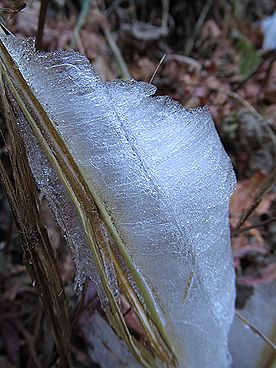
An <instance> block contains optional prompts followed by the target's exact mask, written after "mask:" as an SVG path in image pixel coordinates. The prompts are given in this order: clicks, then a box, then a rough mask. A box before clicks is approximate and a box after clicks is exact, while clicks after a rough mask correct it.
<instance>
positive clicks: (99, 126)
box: [2, 37, 235, 368]
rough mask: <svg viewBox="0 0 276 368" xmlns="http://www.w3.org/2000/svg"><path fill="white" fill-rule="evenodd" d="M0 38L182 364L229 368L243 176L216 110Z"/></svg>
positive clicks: (71, 55)
mask: <svg viewBox="0 0 276 368" xmlns="http://www.w3.org/2000/svg"><path fill="white" fill-rule="evenodd" d="M2 40H3V42H4V44H5V46H6V47H7V49H8V51H9V52H10V54H11V55H12V57H13V59H14V60H15V62H16V63H17V65H18V68H19V70H20V71H21V73H22V75H23V76H24V78H25V80H26V81H27V82H28V84H29V85H30V87H31V89H32V90H33V92H34V94H35V95H36V97H37V99H38V100H39V101H40V103H41V104H42V106H43V107H44V109H45V111H46V112H47V113H48V115H49V116H50V118H51V119H52V121H53V123H54V125H55V127H56V129H57V130H58V132H59V133H60V135H61V136H62V138H63V140H64V142H65V143H66V145H67V147H68V148H69V150H70V152H71V154H72V155H73V157H74V159H75V161H76V162H77V164H78V165H79V167H80V169H81V171H82V173H83V174H84V176H85V178H86V180H87V182H88V183H89V186H90V187H91V188H92V190H93V191H94V192H96V193H97V195H98V196H99V197H100V198H101V201H102V202H103V203H104V205H105V206H106V208H107V209H108V212H109V213H110V214H111V216H112V220H113V222H114V224H115V226H116V228H117V230H118V232H119V234H120V236H121V238H122V240H123V242H124V244H125V248H126V251H127V252H128V254H129V256H130V257H131V260H132V262H133V264H134V265H135V267H136V269H137V270H138V271H139V274H140V277H141V278H143V279H144V281H145V283H146V285H147V287H148V291H149V293H150V295H151V296H152V298H154V300H155V305H156V308H157V310H158V313H159V315H160V317H161V319H162V322H163V324H164V326H165V328H166V331H167V334H168V336H169V338H170V340H171V342H172V344H173V346H174V347H175V350H176V353H177V357H178V360H179V365H180V367H195V368H197V367H208V368H212V367H219V368H221V367H227V366H228V365H229V364H230V358H229V354H228V348H227V334H228V331H229V328H230V324H231V322H232V319H233V312H234V298H235V291H234V272H233V264H232V255H231V250H230V241H229V224H228V200H229V196H230V195H231V193H232V191H233V188H234V186H235V177H234V173H233V169H232V166H231V163H230V161H229V158H228V156H227V155H226V153H225V151H224V149H223V147H222V145H221V143H220V140H219V137H218V135H217V132H216V129H215V127H214V123H213V121H212V118H211V116H210V113H209V111H208V109H207V108H201V109H196V110H191V111H190V110H185V109H184V108H183V107H181V106H180V105H178V104H177V103H175V102H173V101H171V100H170V99H168V98H166V97H152V95H153V94H154V93H155V91H156V88H155V87H154V86H152V85H150V84H147V83H142V82H135V81H128V82H126V81H113V82H103V81H102V80H101V79H100V77H99V76H98V75H97V74H96V73H95V72H94V70H93V69H92V67H91V66H90V64H89V62H88V61H87V59H86V58H85V57H84V56H82V55H80V54H78V53H75V52H73V51H66V52H57V53H45V54H42V53H40V54H39V53H36V52H34V50H33V48H32V46H31V45H30V42H26V41H24V40H22V39H21V40H18V39H16V38H14V37H6V38H2Z"/></svg>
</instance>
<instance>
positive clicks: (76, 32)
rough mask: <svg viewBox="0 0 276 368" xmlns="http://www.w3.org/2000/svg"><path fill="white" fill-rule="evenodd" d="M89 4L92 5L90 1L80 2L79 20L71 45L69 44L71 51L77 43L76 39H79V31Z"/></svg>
mask: <svg viewBox="0 0 276 368" xmlns="http://www.w3.org/2000/svg"><path fill="white" fill-rule="evenodd" d="M91 3H92V0H83V1H82V5H81V10H80V14H79V18H78V21H77V24H76V27H75V29H74V33H73V37H72V40H71V43H70V47H71V48H72V49H74V48H75V47H76V42H77V39H78V38H79V33H80V30H81V28H82V26H83V24H84V21H85V18H86V15H87V13H88V10H89V6H90V4H91Z"/></svg>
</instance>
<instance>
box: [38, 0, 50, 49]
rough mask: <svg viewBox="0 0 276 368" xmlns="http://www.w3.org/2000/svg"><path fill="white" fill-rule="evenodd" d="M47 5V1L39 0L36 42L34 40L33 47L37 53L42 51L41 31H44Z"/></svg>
mask: <svg viewBox="0 0 276 368" xmlns="http://www.w3.org/2000/svg"><path fill="white" fill-rule="evenodd" d="M48 3H49V0H41V5H40V11H39V18H38V27H37V33H36V40H35V47H36V49H37V50H39V51H41V50H42V37H43V30H44V25H45V19H46V12H47V7H48Z"/></svg>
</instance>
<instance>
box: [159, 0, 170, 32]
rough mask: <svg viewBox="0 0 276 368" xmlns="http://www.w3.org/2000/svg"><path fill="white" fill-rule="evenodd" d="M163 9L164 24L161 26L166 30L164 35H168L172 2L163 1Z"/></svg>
mask: <svg viewBox="0 0 276 368" xmlns="http://www.w3.org/2000/svg"><path fill="white" fill-rule="evenodd" d="M162 8H163V9H162V24H161V27H162V28H163V30H164V34H167V31H168V19H169V8H170V1H169V0H162Z"/></svg>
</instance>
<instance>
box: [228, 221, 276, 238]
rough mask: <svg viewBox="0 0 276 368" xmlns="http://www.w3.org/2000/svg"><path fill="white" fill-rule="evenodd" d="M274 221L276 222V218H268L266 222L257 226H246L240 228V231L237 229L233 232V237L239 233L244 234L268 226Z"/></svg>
mask: <svg viewBox="0 0 276 368" xmlns="http://www.w3.org/2000/svg"><path fill="white" fill-rule="evenodd" d="M274 221H276V217H272V218H270V219H268V220H265V221H262V222H259V223H258V224H254V225H251V226H247V227H242V228H241V229H238V230H237V231H236V232H235V235H238V234H241V233H245V232H247V231H249V230H252V229H258V228H259V227H262V226H264V225H268V224H270V223H271V222H274Z"/></svg>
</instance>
